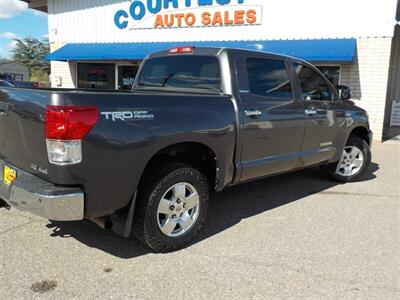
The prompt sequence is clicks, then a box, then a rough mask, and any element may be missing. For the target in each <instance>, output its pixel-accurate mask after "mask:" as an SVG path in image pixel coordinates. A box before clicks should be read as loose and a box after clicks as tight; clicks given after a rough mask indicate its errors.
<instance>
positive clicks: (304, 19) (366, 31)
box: [48, 0, 397, 43]
mask: <svg viewBox="0 0 400 300" xmlns="http://www.w3.org/2000/svg"><path fill="white" fill-rule="evenodd" d="M153 1H154V3H155V1H157V0H153ZM177 1H178V2H179V8H178V10H176V9H169V10H162V11H161V12H160V13H171V12H184V13H187V12H194V13H196V14H199V15H200V14H201V13H202V12H203V11H225V10H229V11H231V12H232V11H234V10H238V9H245V10H246V9H250V8H256V10H258V16H257V17H258V21H259V22H260V23H261V24H260V25H251V26H230V27H197V28H179V29H144V30H137V29H135V28H137V27H143V26H147V25H152V24H153V23H154V15H152V14H150V13H149V12H147V13H146V16H145V17H144V19H143V20H144V21H143V22H141V23H140V24H135V23H134V22H133V19H131V18H129V26H128V27H127V28H126V29H123V30H121V29H119V28H117V27H116V26H115V25H114V15H115V13H116V11H118V10H120V9H124V10H125V11H128V12H129V6H130V3H131V1H126V0H125V1H123V0H122V1H121V0H95V1H94V0H48V6H49V35H50V42H53V43H73V42H91V43H92V42H103V43H104V42H143V41H146V42H148V41H192V40H237V39H243V40H256V39H305V38H345V37H375V36H386V37H390V36H392V35H393V25H394V19H395V10H396V3H397V1H396V0H335V1H327V0H301V1H300V0H279V1H275V0H274V1H273V0H269V1H265V0H244V4H241V5H238V1H237V0H231V1H230V4H228V5H225V6H221V5H218V4H217V5H215V4H214V6H213V7H209V6H202V7H199V6H198V5H197V0H192V3H193V6H192V7H191V8H186V7H185V5H184V4H185V0H177ZM142 2H143V3H147V0H142ZM170 2H173V0H172V1H171V0H170ZM214 3H216V1H214ZM122 20H123V19H122Z"/></svg>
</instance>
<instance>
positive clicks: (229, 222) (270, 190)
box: [47, 163, 379, 259]
mask: <svg viewBox="0 0 400 300" xmlns="http://www.w3.org/2000/svg"><path fill="white" fill-rule="evenodd" d="M378 169H379V165H378V164H376V163H371V164H370V166H369V169H368V170H367V171H366V172H365V174H364V175H363V176H362V178H361V179H360V180H359V181H368V180H372V179H374V178H375V177H376V176H375V175H374V173H375V172H376V171H377V170H378ZM339 184H340V183H337V182H333V181H330V180H329V179H328V178H327V177H325V176H323V175H321V173H320V172H319V169H318V168H312V169H306V170H303V171H298V172H295V173H290V174H284V175H280V176H276V177H271V178H267V179H263V180H259V181H255V182H251V183H246V184H242V185H238V186H234V187H231V188H228V189H226V190H224V191H223V192H221V193H218V194H215V195H213V196H212V198H211V202H210V206H209V211H208V218H207V220H206V223H205V224H204V227H203V229H202V231H201V233H200V235H199V237H197V238H196V240H195V242H194V243H197V242H199V241H201V240H204V239H207V238H209V237H211V236H213V235H215V234H218V233H220V232H222V231H224V230H226V229H228V228H230V227H232V226H234V225H236V224H238V223H239V222H240V221H241V220H243V219H246V218H250V217H252V216H255V215H258V214H260V213H263V212H266V211H269V210H272V209H275V208H277V207H280V206H282V205H286V204H288V203H291V202H295V201H299V200H302V199H303V198H304V197H307V196H309V195H312V194H317V193H319V192H322V191H324V190H327V189H330V188H332V187H334V186H336V185H339ZM350 184H351V183H350ZM349 194H351V193H349ZM47 227H49V228H51V229H53V232H52V233H51V236H53V237H62V238H71V237H72V238H75V239H77V240H78V241H80V242H82V243H83V244H85V245H87V246H89V247H94V248H97V249H99V250H102V251H104V252H106V253H109V254H111V255H114V256H117V257H120V258H125V259H127V258H134V257H137V256H141V255H145V254H148V253H151V251H150V250H149V249H148V248H146V247H145V246H143V245H142V244H141V243H139V242H138V241H137V240H135V239H134V238H130V239H124V238H121V237H119V236H117V235H116V234H114V233H113V232H112V231H104V230H103V229H101V228H99V227H98V226H97V225H96V224H94V223H92V222H91V221H89V220H84V221H78V222H51V223H49V224H48V225H47Z"/></svg>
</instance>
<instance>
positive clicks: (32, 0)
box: [20, 0, 47, 13]
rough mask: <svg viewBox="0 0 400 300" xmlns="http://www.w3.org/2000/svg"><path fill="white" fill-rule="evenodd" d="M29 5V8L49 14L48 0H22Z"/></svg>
mask: <svg viewBox="0 0 400 300" xmlns="http://www.w3.org/2000/svg"><path fill="white" fill-rule="evenodd" d="M20 1H22V2H26V3H28V7H29V8H32V9H35V10H39V11H42V12H46V13H47V0H20Z"/></svg>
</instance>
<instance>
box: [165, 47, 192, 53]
mask: <svg viewBox="0 0 400 300" xmlns="http://www.w3.org/2000/svg"><path fill="white" fill-rule="evenodd" d="M193 51H194V47H193V46H184V47H175V48H172V49H170V50H169V53H170V54H180V53H193Z"/></svg>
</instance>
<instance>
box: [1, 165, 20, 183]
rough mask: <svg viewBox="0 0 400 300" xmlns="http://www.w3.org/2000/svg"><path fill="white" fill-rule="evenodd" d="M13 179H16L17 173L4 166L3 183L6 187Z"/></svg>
mask: <svg viewBox="0 0 400 300" xmlns="http://www.w3.org/2000/svg"><path fill="white" fill-rule="evenodd" d="M15 178H17V172H16V171H15V170H14V169H11V168H10V167H7V166H4V170H3V182H4V183H5V184H7V185H10V184H11V183H12V182H13V181H14V180H15Z"/></svg>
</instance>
